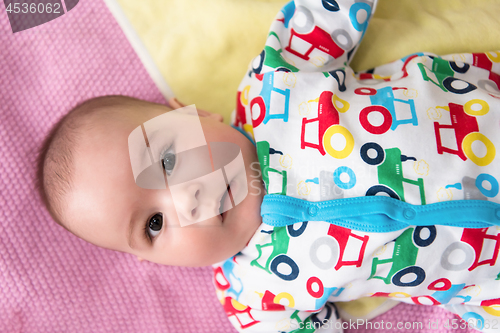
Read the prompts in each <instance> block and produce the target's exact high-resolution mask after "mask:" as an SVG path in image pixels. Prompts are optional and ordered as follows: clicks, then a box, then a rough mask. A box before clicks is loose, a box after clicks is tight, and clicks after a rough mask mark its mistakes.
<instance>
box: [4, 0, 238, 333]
mask: <svg viewBox="0 0 500 333" xmlns="http://www.w3.org/2000/svg"><path fill="white" fill-rule="evenodd" d="M109 94H123V95H129V96H133V97H138V98H142V99H145V100H149V101H153V102H159V103H163V102H164V99H163V97H162V96H161V94H160V92H159V91H158V89H157V88H156V86H155V85H154V83H153V81H152V80H151V79H150V77H149V75H148V74H147V72H146V70H145V69H144V67H143V65H142V64H141V62H140V60H139V58H138V57H137V56H136V54H135V52H134V51H133V49H132V48H131V46H130V44H129V42H128V41H127V39H126V37H125V35H124V34H123V33H122V31H121V30H120V28H119V26H118V24H117V23H116V21H115V19H114V18H113V16H112V15H111V13H110V12H109V10H108V9H107V7H106V6H105V4H104V2H102V1H100V0H99V1H96V0H92V1H89V0H87V1H85V0H81V1H80V3H79V4H78V5H77V6H76V7H75V8H73V9H72V10H71V11H70V12H68V13H67V14H65V15H63V16H62V17H60V18H57V19H55V20H53V21H51V22H48V23H46V24H44V25H41V26H38V27H34V28H32V29H29V30H26V31H22V32H18V33H15V34H13V33H12V30H11V28H10V26H9V20H8V18H7V13H6V11H5V7H4V4H3V1H1V2H0V138H1V141H0V179H1V181H0V332H2V333H3V332H5V333H13V332H120V333H123V332H134V333H137V332H162V333H165V332H175V333H178V332H197V333H198V332H234V329H233V328H232V326H231V324H230V323H229V322H228V320H227V318H226V316H225V314H224V311H223V309H222V306H221V305H220V304H219V302H218V300H217V298H216V296H215V291H214V287H213V285H212V281H211V276H212V275H211V274H212V273H211V268H177V267H166V266H160V265H156V264H152V263H149V262H139V261H138V260H137V258H136V257H134V256H131V255H127V254H122V253H117V252H113V251H109V250H104V249H100V248H97V247H95V246H93V245H90V244H87V243H86V242H84V241H82V240H80V239H78V238H76V237H75V236H73V235H71V234H69V233H68V232H67V231H65V230H64V229H63V228H61V227H59V226H58V225H57V224H55V223H54V222H53V221H52V220H51V218H50V216H49V214H48V213H47V211H46V209H45V208H44V207H43V206H42V204H41V203H40V200H39V198H38V196H37V194H36V191H35V190H34V186H35V185H34V184H35V183H34V178H35V176H34V175H35V160H36V155H37V151H38V149H39V147H40V145H41V143H42V140H43V139H44V138H45V136H46V135H47V133H48V131H49V129H50V128H51V127H52V126H53V125H54V124H55V123H56V122H57V121H58V119H60V118H61V116H63V115H64V114H65V113H66V112H67V111H68V110H70V109H71V108H72V107H74V106H75V105H77V104H78V103H80V102H82V101H84V100H86V99H88V98H91V97H95V96H100V95H109ZM117 167H119V166H117Z"/></svg>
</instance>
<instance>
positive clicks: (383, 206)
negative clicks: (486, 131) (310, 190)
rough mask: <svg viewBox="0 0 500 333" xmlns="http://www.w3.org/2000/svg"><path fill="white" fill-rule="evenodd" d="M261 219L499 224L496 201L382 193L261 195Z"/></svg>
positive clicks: (386, 227)
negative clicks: (415, 201)
mask: <svg viewBox="0 0 500 333" xmlns="http://www.w3.org/2000/svg"><path fill="white" fill-rule="evenodd" d="M261 215H262V222H263V223H265V224H268V225H271V226H276V227H281V226H286V225H290V224H294V223H297V222H303V221H326V222H329V223H332V224H335V225H338V226H341V227H345V228H349V229H352V230H358V231H365V232H391V231H396V230H401V229H404V228H406V227H408V226H428V225H446V226H456V227H462V228H487V227H491V226H493V225H500V204H497V203H494V202H490V201H483V200H453V201H444V202H438V203H433V204H428V205H412V204H409V203H406V202H403V201H399V200H396V199H393V198H389V197H383V196H366V197H357V198H344V199H336V200H329V201H320V202H311V201H306V200H302V199H297V198H293V197H289V196H283V195H278V194H268V195H266V196H265V197H264V201H263V203H262V207H261Z"/></svg>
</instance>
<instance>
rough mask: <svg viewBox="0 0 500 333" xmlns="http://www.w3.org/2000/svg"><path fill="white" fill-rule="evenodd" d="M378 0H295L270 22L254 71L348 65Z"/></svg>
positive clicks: (314, 68) (322, 69)
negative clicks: (265, 40) (264, 43)
mask: <svg viewBox="0 0 500 333" xmlns="http://www.w3.org/2000/svg"><path fill="white" fill-rule="evenodd" d="M376 3H377V0H367V1H362V2H361V1H356V2H355V1H353V0H337V1H335V0H324V1H320V0H295V1H291V2H290V3H288V4H287V5H286V6H285V7H283V9H282V10H281V12H280V13H279V14H278V15H277V17H276V19H275V21H274V22H273V24H272V25H271V29H270V32H269V35H268V39H267V42H266V46H265V47H264V50H263V51H262V53H261V54H260V56H259V57H257V58H256V59H255V60H254V61H253V63H252V67H253V71H254V73H256V74H261V73H265V72H269V71H276V70H283V71H291V72H296V71H299V70H300V71H311V72H318V71H320V72H329V71H332V70H335V69H338V68H342V67H345V66H347V65H348V63H349V62H350V60H351V59H352V56H353V54H354V52H355V50H356V49H357V47H358V45H359V43H360V41H361V39H362V37H363V36H364V34H365V31H366V28H367V27H368V23H369V20H370V18H371V16H372V15H373V12H374V11H375V6H376Z"/></svg>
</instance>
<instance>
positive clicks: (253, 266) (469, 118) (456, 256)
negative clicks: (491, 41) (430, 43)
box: [214, 0, 500, 332]
mask: <svg viewBox="0 0 500 333" xmlns="http://www.w3.org/2000/svg"><path fill="white" fill-rule="evenodd" d="M375 5H376V0H374V1H371V0H337V1H334V0H323V1H321V0H295V1H292V2H290V3H289V4H287V5H286V6H285V7H284V8H283V9H282V11H281V12H280V13H279V14H278V16H277V18H276V19H275V21H274V22H273V24H272V26H271V31H270V33H269V35H268V38H267V42H266V45H265V47H264V50H263V51H262V53H261V54H260V55H259V56H258V57H256V58H255V59H254V61H253V62H252V64H251V68H249V71H248V74H247V75H246V76H245V78H244V80H243V82H242V83H241V85H240V87H239V92H238V98H237V101H238V105H237V110H236V112H235V114H234V117H233V124H234V125H235V126H236V127H238V128H240V130H241V131H242V132H244V133H246V134H248V136H249V137H252V138H253V139H254V141H255V144H256V148H257V152H258V156H259V161H260V166H261V172H262V179H263V181H264V183H265V186H266V190H267V193H268V194H267V195H266V196H265V198H264V202H263V204H262V218H263V224H262V225H261V227H260V228H259V229H258V230H257V232H256V233H255V235H254V236H253V238H252V239H251V240H250V242H249V243H248V245H247V246H246V247H245V248H244V249H243V250H242V251H241V252H240V253H238V254H237V255H236V256H234V257H233V258H230V259H228V260H227V261H225V262H222V263H220V264H217V265H214V273H215V277H214V282H215V285H216V288H217V293H218V297H219V299H220V301H221V303H222V304H223V306H224V309H225V311H226V314H227V315H228V317H229V319H230V320H231V322H232V323H233V325H234V326H235V327H236V328H237V329H238V330H239V331H242V332H289V331H293V332H299V331H300V332H314V331H315V330H316V329H318V328H319V327H320V326H321V328H322V332H323V331H325V332H338V331H342V327H344V328H345V327H346V326H343V325H342V322H341V321H339V320H338V314H337V311H336V308H335V305H334V303H333V302H336V301H349V300H353V299H358V298H360V297H365V296H382V297H390V298H395V299H397V300H399V301H402V302H406V303H411V304H427V305H439V306H442V307H444V308H446V309H448V310H450V311H452V312H454V313H456V314H458V315H459V316H460V317H461V318H462V319H464V320H465V321H470V322H471V323H472V324H473V325H472V326H471V327H474V328H476V329H479V330H483V331H485V332H499V331H500V261H499V260H497V259H498V252H499V246H500V227H498V225H499V224H500V204H499V203H500V195H499V183H498V180H499V179H500V157H499V156H497V154H496V146H498V145H499V143H500V110H499V108H500V75H499V74H497V73H500V52H491V53H485V54H483V53H477V54H476V53H474V54H457V55H451V56H446V57H440V56H436V55H432V54H427V53H418V54H412V55H410V56H408V57H405V58H403V59H401V60H398V61H395V62H393V63H390V64H388V65H384V66H381V67H378V68H375V69H374V70H370V71H366V72H364V73H358V74H355V73H354V72H353V71H352V69H351V68H350V67H349V65H348V63H349V60H350V59H351V58H352V56H353V53H354V51H355V49H356V48H357V45H358V44H359V41H360V40H361V38H362V37H363V35H364V33H365V31H366V28H367V25H368V21H369V19H370V17H371V16H372V14H373V11H374V8H375ZM423 324H424V325H426V324H427V323H423ZM461 325H464V324H463V323H462V324H461ZM424 328H426V326H425V327H424Z"/></svg>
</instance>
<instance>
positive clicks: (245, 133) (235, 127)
mask: <svg viewBox="0 0 500 333" xmlns="http://www.w3.org/2000/svg"><path fill="white" fill-rule="evenodd" d="M231 127H232V128H234V129H235V130H238V131H239V132H240V133H241V134H243V135H244V136H245V137H246V138H247V139H248V140H250V142H251V143H252V144H253V145H254V146H255V141H253V139H252V137H251V136H250V135H249V134H248V133H247V132H245V131H244V130H242V129H241V128H240V127H238V126H234V125H231Z"/></svg>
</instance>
